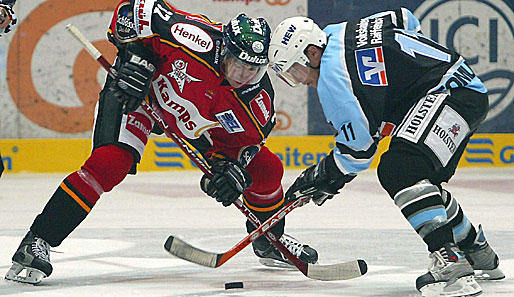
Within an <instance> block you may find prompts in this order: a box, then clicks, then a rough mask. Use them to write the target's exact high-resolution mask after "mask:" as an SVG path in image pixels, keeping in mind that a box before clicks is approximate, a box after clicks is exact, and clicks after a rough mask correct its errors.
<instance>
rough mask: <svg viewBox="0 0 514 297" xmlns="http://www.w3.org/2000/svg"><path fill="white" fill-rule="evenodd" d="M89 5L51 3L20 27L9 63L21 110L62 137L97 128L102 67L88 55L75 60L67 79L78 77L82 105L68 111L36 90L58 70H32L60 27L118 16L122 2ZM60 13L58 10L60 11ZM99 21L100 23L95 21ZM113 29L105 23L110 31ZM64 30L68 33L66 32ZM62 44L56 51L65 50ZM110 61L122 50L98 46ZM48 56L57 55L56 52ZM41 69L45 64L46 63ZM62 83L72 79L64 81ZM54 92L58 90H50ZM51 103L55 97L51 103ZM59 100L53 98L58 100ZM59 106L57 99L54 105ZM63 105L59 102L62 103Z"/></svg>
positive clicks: (97, 0)
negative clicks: (46, 39)
mask: <svg viewBox="0 0 514 297" xmlns="http://www.w3.org/2000/svg"><path fill="white" fill-rule="evenodd" d="M87 3H88V5H84V1H79V0H49V1H46V2H43V3H42V4H41V5H39V6H38V7H37V8H36V9H34V10H33V11H32V12H31V13H30V14H29V15H27V17H26V18H25V19H24V20H23V22H22V23H20V24H19V26H18V28H17V31H16V34H15V35H14V36H13V39H12V41H11V44H10V47H9V55H8V59H7V77H8V80H7V84H8V86H9V91H10V94H11V97H12V99H13V101H14V103H15V104H16V105H17V107H18V109H19V111H20V112H21V113H23V115H25V116H26V117H27V118H28V119H30V120H31V121H32V122H34V123H35V124H37V125H38V126H40V127H44V128H47V129H49V130H52V131H56V132H61V133H79V132H86V131H89V130H91V129H92V126H93V111H94V106H95V104H96V101H97V100H98V94H99V92H100V90H101V86H100V85H99V84H98V80H97V78H96V77H97V73H98V70H99V68H100V67H101V66H100V65H99V64H98V63H96V61H94V60H93V59H92V58H91V57H90V56H89V55H88V54H87V52H86V51H85V50H82V51H81V52H80V53H79V54H78V55H77V56H76V59H75V60H74V61H73V65H72V70H71V72H70V73H68V74H67V75H68V76H69V77H72V80H73V85H74V87H75V91H76V94H77V96H78V98H79V99H80V101H81V102H82V106H80V107H64V106H59V105H56V104H54V103H51V102H49V100H45V98H43V96H41V95H40V94H39V93H38V91H37V90H36V87H35V85H34V78H36V77H37V75H44V74H45V72H46V73H48V72H51V71H52V67H55V65H51V64H48V65H46V67H47V68H46V69H37V70H35V71H32V69H31V65H32V60H35V59H37V60H41V59H43V60H44V59H45V57H44V56H35V55H34V52H35V49H36V47H37V45H38V42H39V41H40V40H41V38H42V37H43V36H44V35H45V34H46V33H47V32H48V31H49V30H50V29H52V27H53V26H55V25H56V24H58V23H60V22H62V21H64V20H66V19H68V18H71V17H73V16H77V15H80V14H85V13H91V12H101V11H109V12H112V11H114V8H115V7H116V5H117V3H118V1H117V0H108V1H104V0H89V1H88V2H87ZM56 8H58V11H56ZM91 21H93V22H94V20H91ZM108 25H109V24H105V27H106V28H107V26H108ZM62 30H63V31H64V28H62ZM58 42H59V40H58V39H56V40H55V44H54V46H55V47H56V48H59V44H58ZM93 44H94V45H95V46H96V47H98V48H99V49H100V51H101V52H102V53H103V54H104V56H106V57H108V59H110V60H111V61H112V60H113V57H114V56H115V54H116V48H115V47H114V46H113V45H112V44H110V43H109V42H108V41H107V40H100V41H97V42H93ZM46 53H48V54H49V55H51V54H52V51H51V50H47V51H46ZM40 64H45V63H44V62H43V63H41V62H40ZM62 79H67V77H63V78H62ZM47 87H48V88H52V87H53V86H52V85H50V86H47ZM72 92H73V90H59V91H58V93H61V94H62V93H64V94H71V93H72ZM46 99H50V98H46ZM52 99H53V98H52ZM52 101H56V100H52ZM57 101H58V100H57Z"/></svg>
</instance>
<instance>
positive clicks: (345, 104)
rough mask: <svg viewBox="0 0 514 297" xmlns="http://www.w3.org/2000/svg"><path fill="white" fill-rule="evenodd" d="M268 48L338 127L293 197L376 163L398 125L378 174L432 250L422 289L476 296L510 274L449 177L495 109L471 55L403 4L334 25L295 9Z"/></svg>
mask: <svg viewBox="0 0 514 297" xmlns="http://www.w3.org/2000/svg"><path fill="white" fill-rule="evenodd" d="M269 58H270V65H271V67H272V69H273V70H274V71H275V72H276V74H277V75H278V76H279V77H280V78H281V79H282V80H284V81H285V82H286V83H288V84H289V85H291V86H297V85H300V84H303V85H308V86H312V87H315V88H317V92H318V95H319V99H320V102H321V106H322V108H323V112H324V114H325V117H326V119H327V121H328V122H329V123H331V124H332V126H333V127H334V128H335V129H336V130H337V135H336V136H335V141H336V146H335V148H334V149H333V151H331V152H330V154H329V155H328V156H327V157H326V158H325V159H323V160H321V161H320V163H319V164H316V165H314V166H311V167H309V168H307V169H306V170H305V171H304V172H302V174H301V175H300V176H299V177H298V178H297V179H296V181H295V182H294V184H293V185H292V186H291V187H290V188H289V190H288V191H287V193H286V196H289V197H291V196H293V195H294V194H298V193H301V194H309V195H311V196H312V200H313V201H314V202H315V203H316V204H317V205H322V204H323V203H324V202H325V201H326V200H327V199H331V198H332V197H333V196H334V195H335V194H337V193H339V192H338V191H339V190H340V189H341V188H342V187H343V186H344V185H345V184H346V183H348V182H350V181H351V180H353V178H355V176H356V175H357V174H358V173H359V172H361V171H363V170H366V169H367V168H369V166H370V164H371V161H372V160H373V157H374V156H375V154H376V151H377V144H378V142H379V141H380V139H382V138H383V137H385V136H391V137H392V138H391V143H390V146H389V150H388V151H387V152H386V153H385V154H384V155H382V157H381V161H380V164H379V167H378V171H377V172H378V177H379V180H380V183H381V185H382V187H383V188H384V189H385V190H386V191H387V192H388V194H389V195H390V197H391V198H392V199H393V200H394V202H395V204H396V205H397V206H398V207H399V208H400V210H401V212H402V214H403V215H404V216H405V218H406V219H407V220H408V221H409V223H410V224H411V226H412V227H413V228H414V229H415V230H416V232H417V233H418V234H419V236H420V237H421V238H422V239H423V241H424V242H425V243H426V245H427V247H428V250H429V252H430V258H431V264H430V268H429V271H428V272H427V273H426V274H424V275H422V276H420V277H419V278H418V279H417V281H416V288H417V289H418V290H419V291H421V292H422V295H423V296H470V295H474V294H475V295H476V294H480V293H481V292H482V289H481V288H480V286H479V285H478V283H477V282H476V281H475V277H476V278H481V279H502V278H504V275H503V273H502V272H501V270H500V269H499V268H498V265H499V259H498V256H497V255H496V253H495V252H494V251H493V250H492V248H491V247H490V246H489V244H488V242H487V241H486V239H485V237H484V233H483V231H482V228H481V226H479V227H478V228H475V226H474V225H473V224H472V223H471V222H470V221H469V220H468V218H467V217H466V216H465V215H464V212H463V210H462V209H461V207H460V204H459V203H458V202H457V201H456V199H455V198H454V197H453V196H452V195H451V194H450V192H449V191H447V190H446V189H444V188H443V187H442V183H444V182H447V181H448V180H449V179H450V178H451V177H452V176H453V174H454V173H455V169H456V168H457V164H458V161H459V159H460V157H461V156H462V153H463V151H464V148H465V146H466V144H467V143H468V141H469V138H470V137H471V135H472V134H473V133H474V132H475V131H476V129H477V127H478V125H479V124H480V123H481V122H482V121H483V120H484V119H485V117H486V115H487V110H488V96H487V89H486V88H485V87H484V85H483V84H482V82H481V81H480V79H479V78H478V77H477V76H476V75H475V74H474V72H473V70H472V69H471V68H470V67H469V66H468V65H467V64H466V61H465V59H464V58H463V57H461V56H460V55H459V54H458V53H456V52H455V51H452V50H449V49H447V48H446V47H444V46H442V45H440V44H438V43H436V42H434V41H432V40H430V39H429V38H428V37H426V36H424V35H423V34H422V33H421V30H420V23H419V21H418V20H417V19H416V18H415V17H414V15H413V14H412V13H411V12H410V11H409V10H408V9H405V8H400V9H397V10H394V11H386V12H380V13H377V14H374V15H372V16H369V17H367V18H363V19H360V20H357V21H348V22H342V23H339V24H333V25H329V26H327V27H326V28H325V29H324V30H321V29H320V28H319V27H318V25H317V24H316V23H314V21H313V20H311V19H309V18H306V17H293V18H288V19H286V20H284V21H283V22H281V23H280V24H279V26H278V27H277V28H276V30H275V32H274V34H273V36H272V39H271V45H270V49H269ZM475 272H476V276H475Z"/></svg>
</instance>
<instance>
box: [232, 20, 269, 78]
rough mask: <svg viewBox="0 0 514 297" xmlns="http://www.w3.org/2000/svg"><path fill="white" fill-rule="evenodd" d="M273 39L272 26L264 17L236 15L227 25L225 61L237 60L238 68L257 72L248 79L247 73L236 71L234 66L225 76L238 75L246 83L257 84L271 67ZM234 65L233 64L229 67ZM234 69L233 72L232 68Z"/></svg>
mask: <svg viewBox="0 0 514 297" xmlns="http://www.w3.org/2000/svg"><path fill="white" fill-rule="evenodd" d="M270 39H271V28H270V27H269V25H268V23H267V22H266V20H265V19H263V18H250V17H248V16H247V15H246V14H244V13H241V14H239V15H238V16H237V17H235V18H233V19H232V20H231V21H230V22H229V23H228V24H227V25H225V26H224V28H223V46H224V47H223V51H222V56H223V58H224V61H225V62H227V60H229V61H232V62H234V61H236V62H237V63H239V65H236V66H237V67H238V69H242V67H243V66H244V68H245V69H247V70H251V71H254V72H255V75H254V76H253V77H252V78H251V79H249V80H248V81H245V82H242V81H241V80H246V79H247V78H245V77H242V76H243V74H235V72H234V71H236V70H237V69H236V70H234V69H232V68H231V69H226V68H227V67H228V65H227V63H226V65H224V66H225V75H229V76H230V75H236V76H238V77H235V78H234V79H236V80H238V81H239V82H241V83H244V84H254V83H257V82H259V81H260V80H261V78H262V77H263V76H264V73H266V69H267V67H268V62H269V60H268V48H269V43H270ZM228 68H230V67H228ZM230 70H233V71H230Z"/></svg>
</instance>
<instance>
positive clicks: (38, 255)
mask: <svg viewBox="0 0 514 297" xmlns="http://www.w3.org/2000/svg"><path fill="white" fill-rule="evenodd" d="M12 262H13V264H12V266H11V268H10V269H9V271H7V274H6V275H5V279H7V280H12V281H17V282H22V283H28V284H38V283H39V282H41V280H42V279H43V278H45V277H48V276H49V275H50V274H51V273H52V264H50V245H49V244H48V243H47V242H46V241H44V240H43V239H42V238H41V237H39V236H37V235H35V234H34V233H32V232H31V231H29V232H28V233H27V235H25V237H24V238H23V240H22V241H21V243H20V246H19V247H18V250H16V253H14V256H13V257H12Z"/></svg>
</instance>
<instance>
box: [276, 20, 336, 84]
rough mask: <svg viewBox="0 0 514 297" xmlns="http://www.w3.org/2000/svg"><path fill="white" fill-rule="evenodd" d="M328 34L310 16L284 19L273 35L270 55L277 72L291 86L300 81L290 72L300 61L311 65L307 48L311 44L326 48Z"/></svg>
mask: <svg viewBox="0 0 514 297" xmlns="http://www.w3.org/2000/svg"><path fill="white" fill-rule="evenodd" d="M326 44H327V35H326V34H325V32H323V30H321V29H320V27H319V26H318V25H317V24H316V23H315V22H314V21H313V20H312V19H310V18H307V17H302V16H297V17H291V18H288V19H285V20H283V21H282V22H281V23H280V24H279V25H278V26H277V28H276V29H275V32H274V33H273V36H272V37H271V43H270V48H269V53H268V57H269V60H270V66H271V68H272V69H273V70H274V71H275V73H276V74H277V75H278V76H279V77H280V78H281V79H282V80H284V81H285V82H286V83H287V84H289V85H290V86H293V87H294V86H297V85H299V82H298V81H296V79H295V78H294V77H293V76H291V75H290V74H289V73H288V70H289V69H290V68H291V67H292V66H293V65H294V64H295V63H298V64H300V65H302V66H308V65H309V59H308V57H307V55H306V49H307V47H308V46H309V45H315V46H317V47H320V48H325V46H326Z"/></svg>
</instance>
